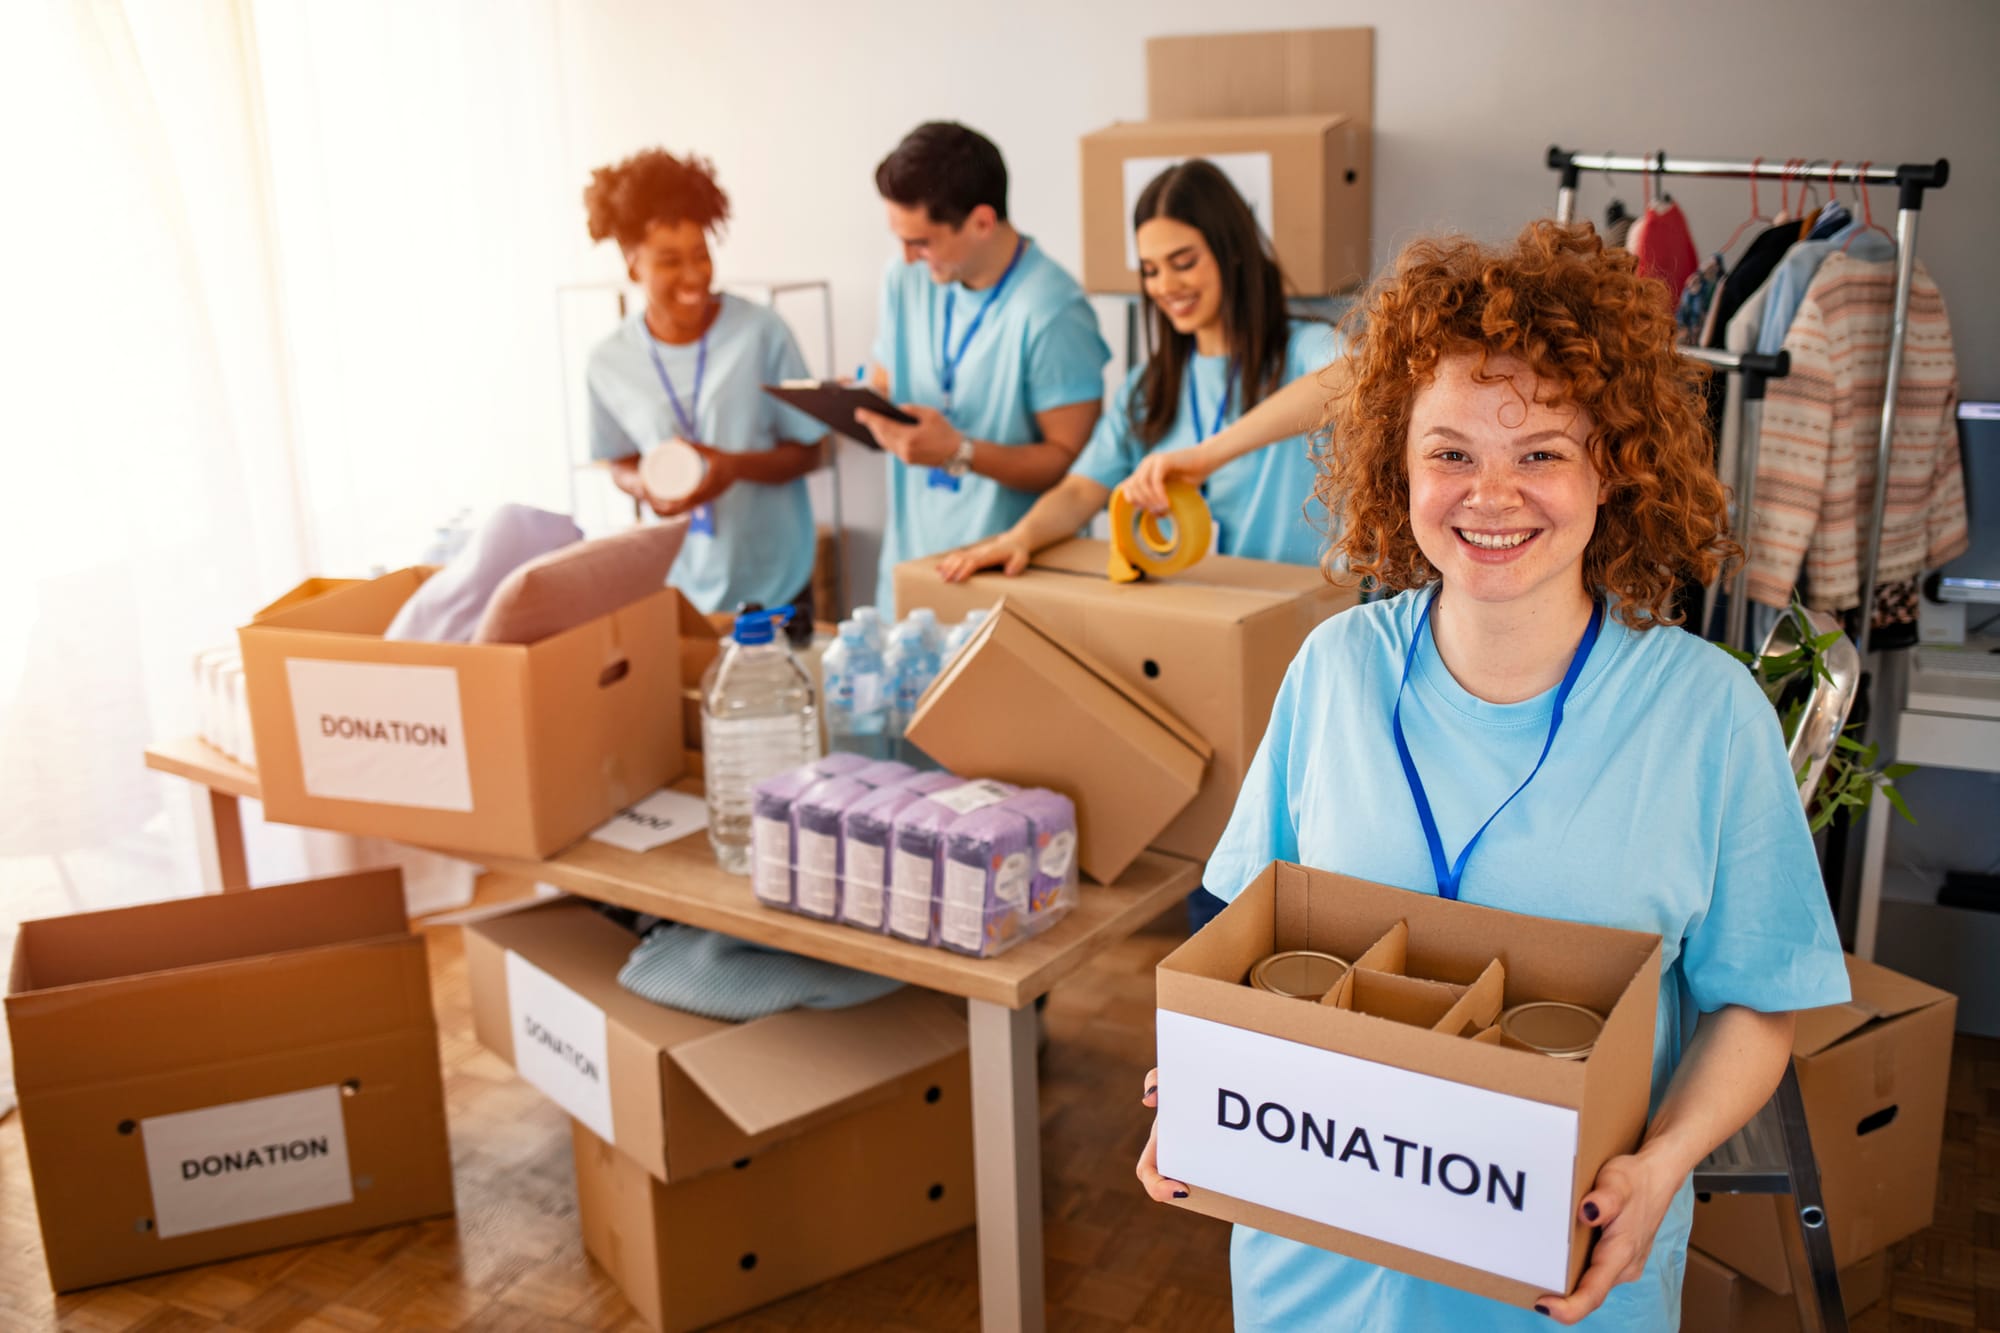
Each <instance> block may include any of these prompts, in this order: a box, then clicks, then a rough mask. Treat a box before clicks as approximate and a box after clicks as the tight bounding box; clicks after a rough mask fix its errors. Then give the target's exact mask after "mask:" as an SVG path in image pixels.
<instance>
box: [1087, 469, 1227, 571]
mask: <svg viewBox="0 0 2000 1333" xmlns="http://www.w3.org/2000/svg"><path fill="white" fill-rule="evenodd" d="M1214 534H1215V524H1214V522H1213V521H1212V520H1211V519H1210V518H1209V515H1208V502H1207V501H1206V500H1204V499H1202V498H1201V492H1200V491H1199V490H1196V489H1195V488H1194V487H1193V486H1190V485H1189V484H1188V483H1186V482H1184V481H1170V482H1168V483H1167V512H1166V513H1165V514H1150V513H1147V512H1146V511H1145V510H1143V509H1141V508H1139V507H1138V506H1137V505H1135V504H1133V503H1132V502H1131V501H1130V500H1127V499H1126V498H1125V492H1124V491H1122V490H1118V491H1113V492H1111V568H1110V570H1109V571H1108V572H1109V574H1110V577H1111V581H1112V582H1113V583H1131V582H1133V581H1135V580H1137V579H1142V578H1150V579H1164V578H1170V577H1172V576H1173V575H1175V574H1178V573H1180V572H1181V571H1183V570H1185V569H1189V568H1192V567H1193V566H1194V564H1195V563H1196V562H1197V561H1199V560H1200V559H1201V558H1202V557H1203V556H1205V555H1207V554H1208V544H1209V542H1210V540H1212V539H1213V537H1214Z"/></svg>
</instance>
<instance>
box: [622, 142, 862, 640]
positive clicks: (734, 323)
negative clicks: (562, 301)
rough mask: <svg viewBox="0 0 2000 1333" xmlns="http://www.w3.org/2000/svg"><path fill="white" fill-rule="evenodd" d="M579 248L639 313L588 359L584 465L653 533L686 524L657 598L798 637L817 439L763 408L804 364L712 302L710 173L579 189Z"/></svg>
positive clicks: (808, 576)
mask: <svg viewBox="0 0 2000 1333" xmlns="http://www.w3.org/2000/svg"><path fill="white" fill-rule="evenodd" d="M583 199H584V205H585V208H586V209H587V211H588V213H589V224H590V238H591V239H592V240H594V241H602V240H607V239H609V240H614V241H616V242H617V243H618V248H619V250H621V251H622V252H623V253H624V256H625V265H626V269H627V272H628V273H629V274H630V276H631V278H632V280H633V281H634V282H636V283H638V284H639V285H640V286H641V287H642V288H643V289H644V292H645V304H644V305H643V306H642V307H641V308H640V309H639V310H638V311H637V312H635V313H634V314H632V315H631V316H629V317H628V318H627V319H625V321H624V322H623V323H621V324H620V325H619V326H618V328H617V330H616V331H615V332H613V333H612V334H611V336H610V337H608V338H606V339H605V340H604V341H603V342H601V343H599V344H598V345H597V347H596V348H595V349H594V350H593V351H592V352H591V355H590V365H589V369H588V372H587V374H586V380H587V382H588V386H589V396H590V456H591V457H592V458H593V459H595V460H596V461H598V462H600V463H603V464H605V465H607V466H608V467H609V468H610V470H611V479H612V481H613V482H614V483H615V484H616V485H617V487H618V489H620V490H622V491H624V492H625V493H626V494H628V495H630V496H632V497H633V498H634V499H636V500H638V501H640V502H641V503H643V504H646V505H648V506H650V507H651V508H652V509H653V511H654V512H655V513H657V514H659V515H661V516H662V517H667V518H671V517H674V516H676V515H680V514H687V515H689V522H688V538H687V543H686V545H684V546H683V547H682V548H681V553H680V556H679V558H678V559H676V560H675V562H674V568H673V572H672V574H671V576H670V577H669V579H668V582H670V583H672V584H673V585H674V586H675V587H677V588H679V589H680V590H681V591H682V592H683V593H685V594H686V595H687V598H688V600H689V601H691V602H693V603H694V604H695V606H696V607H698V608H699V609H700V610H702V611H704V612H716V611H733V610H735V609H736V608H737V607H738V606H739V605H741V604H743V603H745V602H754V603H756V604H757V605H760V606H764V607H769V608H773V609H775V608H779V607H786V606H789V607H791V608H792V615H791V617H790V619H789V621H788V622H787V626H786V628H787V632H788V633H789V634H790V635H791V636H792V638H793V641H794V642H804V641H805V640H806V639H809V638H811V636H812V619H813V618H812V565H813V517H812V501H811V499H810V497H808V495H807V494H806V483H805V477H806V474H807V473H809V472H811V471H812V470H813V469H815V468H817V467H818V466H819V465H820V463H821V461H822V460H823V459H824V458H825V454H826V449H827V448H828V447H829V446H828V436H827V434H826V431H825V428H824V427H822V426H821V425H820V424H819V423H818V422H816V421H814V420H813V419H812V418H810V417H808V416H806V415H805V414H804V413H801V412H797V411H795V410H793V409H792V408H789V407H786V406H785V405H784V404H782V403H780V402H778V401H777V400H776V399H774V398H772V397H770V395H768V394H766V393H764V392H763V386H764V385H766V384H776V383H778V382H779V381H781V380H787V379H797V378H800V377H801V376H803V375H805V373H806V365H805V359H804V358H803V357H801V356H800V355H799V349H798V344H797V343H796V342H794V341H793V339H792V333H791V330H790V329H789V328H787V327H786V326H785V322H784V321H783V320H782V319H780V318H779V317H778V315H777V314H776V313H775V312H774V311H772V310H770V309H769V308H768V307H765V306H761V305H756V304H754V303H752V302H749V301H744V300H742V299H740V298H738V297H734V296H729V295H726V294H724V293H719V292H716V291H714V290H713V286H714V280H715V264H714V261H713V260H712V259H711V258H710V256H709V250H708V242H709V238H710V237H711V236H712V235H713V234H714V233H715V232H716V231H718V230H719V229H720V228H721V226H722V225H723V223H724V222H726V221H727V220H728V218H729V197H728V196H727V195H726V194H724V193H723V192H722V188H721V187H720V186H719V185H717V184H716V181H715V173H714V169H713V168H712V167H710V166H709V164H708V163H707V162H704V161H703V160H702V159H701V158H699V157H695V156H693V155H692V154H690V155H688V156H687V157H685V158H678V157H675V156H673V155H672V154H671V153H667V152H663V151H661V150H659V149H649V150H647V151H645V152H641V153H636V154H634V155H633V156H631V157H629V158H626V159H625V160H624V161H623V162H620V163H618V164H617V165H616V166H609V167H599V168H598V169H597V170H595V171H593V172H592V173H591V180H590V185H589V186H588V187H587V188H586V189H585V190H584V192H583Z"/></svg>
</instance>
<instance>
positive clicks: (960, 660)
mask: <svg viewBox="0 0 2000 1333" xmlns="http://www.w3.org/2000/svg"><path fill="white" fill-rule="evenodd" d="M1009 617H1011V618H1012V619H1014V620H1015V621H1017V622H1018V623H1019V624H1021V625H1022V626H1024V627H1025V628H1027V629H1028V630H1030V631H1032V632H1033V633H1034V634H1035V635H1037V636H1038V637H1040V638H1041V639H1043V640H1045V641H1046V642H1047V643H1048V645H1049V646H1050V647H1051V648H1053V649H1055V650H1056V651H1057V652H1059V653H1062V654H1063V655H1064V656H1066V657H1068V658H1070V659H1071V660H1072V661H1074V662H1075V663H1076V664H1077V665H1078V666H1080V667H1082V668H1083V669H1084V670H1085V671H1088V672H1089V673H1090V674H1091V675H1093V676H1095V677H1097V678H1098V679H1099V680H1101V681H1103V682H1104V683H1105V684H1106V685H1107V686H1109V687H1110V688H1111V689H1113V690H1115V691H1117V692H1118V693H1119V694H1120V695H1123V696H1124V697H1125V699H1126V700H1127V701H1128V702H1130V703H1131V705H1132V706H1133V707H1134V708H1137V709H1138V710H1139V711H1140V712H1142V713H1144V714H1146V716H1148V717H1150V718H1151V719H1152V720H1153V721H1155V722H1157V723H1159V724H1160V726H1161V727H1162V728H1163V729H1164V730H1166V731H1167V732H1169V733H1170V734H1171V735H1172V736H1173V738H1174V739H1175V740H1177V741H1179V742H1180V743H1181V744H1182V745H1184V746H1186V747H1187V749H1188V750H1190V751H1191V752H1193V754H1194V755H1195V757H1197V758H1198V759H1200V760H1201V763H1202V766H1203V768H1206V767H1207V766H1208V762H1209V760H1211V759H1213V758H1214V757H1215V748H1214V747H1213V746H1211V745H1210V744H1209V743H1208V742H1207V741H1205V740H1203V739H1202V738H1201V737H1200V736H1198V735H1196V734H1195V731H1194V728H1192V727H1190V726H1188V724H1187V723H1185V722H1183V721H1181V720H1180V719H1179V718H1177V717H1175V716H1174V715H1173V714H1172V713H1169V712H1168V711H1167V710H1166V709H1165V708H1162V707H1161V706H1160V705H1159V704H1157V703H1154V702H1153V700H1152V699H1151V698H1149V697H1147V695H1146V694H1145V693H1143V692H1142V691H1140V690H1137V689H1135V688H1133V687H1132V686H1131V685H1130V684H1128V683H1126V681H1125V678H1124V677H1122V676H1120V675H1119V674H1118V673H1117V672H1115V671H1113V670H1112V669H1111V668H1110V667H1107V666H1105V665H1104V664H1103V663H1102V662H1100V661H1098V660H1097V659H1096V658H1095V657H1092V656H1091V655H1090V654H1089V653H1086V652H1084V651H1083V650H1082V649H1081V648H1078V647H1076V646H1075V645H1074V644H1071V643H1067V642H1065V641H1064V640H1063V639H1062V638H1061V637H1060V636H1059V635H1057V634H1055V633H1053V632H1051V631H1050V630H1049V628H1048V627H1047V626H1046V625H1044V624H1042V622H1040V621H1039V620H1036V619H1035V618H1034V617H1033V616H1031V615H1029V614H1028V613H1027V612H1026V611H1024V610H1022V609H1021V607H1020V606H1019V605H1017V604H1015V603H1013V602H1010V601H1008V600H1007V599H1006V598H1005V597H1003V598H1001V599H1000V600H999V601H998V602H997V603H995V604H994V607H993V614H991V615H989V616H987V617H986V619H985V620H984V621H982V622H981V623H980V626H979V629H978V631H977V632H976V633H975V634H974V635H973V636H972V643H977V642H980V641H981V640H984V639H986V638H990V637H991V636H992V635H994V634H995V633H998V632H999V629H1000V626H1001V624H1002V623H1003V621H1004V620H1006V619H1007V618H1009ZM970 647H971V644H970V643H968V644H967V648H968V649H970ZM971 659H972V653H971V652H970V651H964V652H961V653H960V654H959V655H958V656H957V657H955V658H953V659H952V666H950V667H948V668H947V669H946V671H945V674H944V675H943V676H941V677H939V679H938V681H937V682H936V683H935V684H933V686H932V688H933V689H937V688H940V687H942V685H943V684H944V682H945V681H947V680H949V679H951V678H952V677H953V676H954V675H956V674H957V670H958V669H960V668H963V666H964V665H965V664H966V663H968V662H970V661H971Z"/></svg>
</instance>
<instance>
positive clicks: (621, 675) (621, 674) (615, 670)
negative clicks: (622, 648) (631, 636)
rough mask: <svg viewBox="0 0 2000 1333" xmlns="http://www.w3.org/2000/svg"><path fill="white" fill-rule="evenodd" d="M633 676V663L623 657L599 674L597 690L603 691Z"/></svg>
mask: <svg viewBox="0 0 2000 1333" xmlns="http://www.w3.org/2000/svg"><path fill="white" fill-rule="evenodd" d="M631 674H632V664H631V662H629V661H627V660H626V659H625V658H622V657H621V658H619V659H618V660H617V661H616V662H613V663H612V664H611V665H610V666H608V667H606V668H604V670H602V671H600V672H598V673H597V688H598V689H600V690H601V689H604V688H606V687H608V686H611V685H616V684H617V683H618V682H619V681H621V680H623V679H625V677H627V676H629V675H631Z"/></svg>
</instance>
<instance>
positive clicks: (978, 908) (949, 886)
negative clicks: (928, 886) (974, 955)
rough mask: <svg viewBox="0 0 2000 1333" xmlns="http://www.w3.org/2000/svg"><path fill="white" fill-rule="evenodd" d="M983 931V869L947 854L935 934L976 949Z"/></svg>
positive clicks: (983, 936)
mask: <svg viewBox="0 0 2000 1333" xmlns="http://www.w3.org/2000/svg"><path fill="white" fill-rule="evenodd" d="M985 934H986V871H985V870H984V869H982V868H981V867H979V866H969V865H966V864H964V863H963V862H960V861H954V860H952V859H951V858H949V857H946V858H945V863H944V910H943V911H941V912H940V913H939V914H938V936H939V938H941V939H945V940H949V941H950V942H951V943H953V944H956V945H957V946H958V947H959V948H961V949H972V950H977V949H978V948H979V942H980V941H981V940H982V939H983V938H985Z"/></svg>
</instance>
